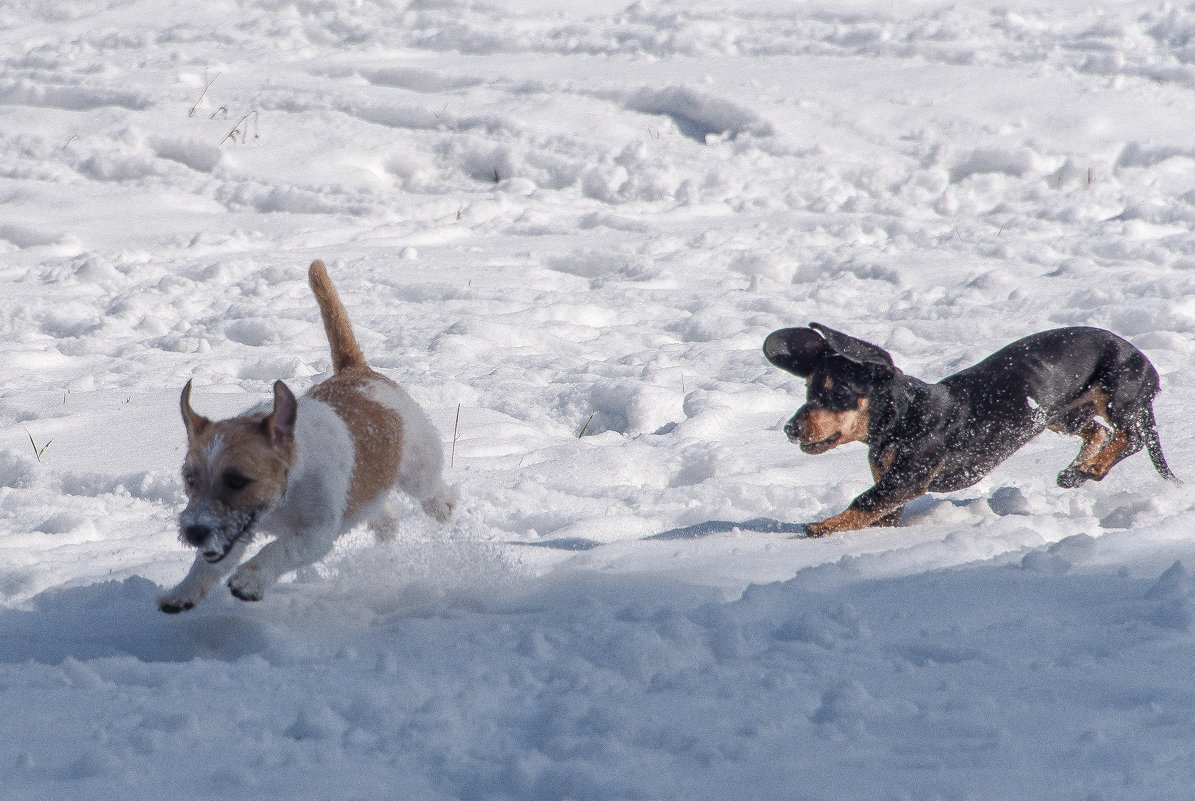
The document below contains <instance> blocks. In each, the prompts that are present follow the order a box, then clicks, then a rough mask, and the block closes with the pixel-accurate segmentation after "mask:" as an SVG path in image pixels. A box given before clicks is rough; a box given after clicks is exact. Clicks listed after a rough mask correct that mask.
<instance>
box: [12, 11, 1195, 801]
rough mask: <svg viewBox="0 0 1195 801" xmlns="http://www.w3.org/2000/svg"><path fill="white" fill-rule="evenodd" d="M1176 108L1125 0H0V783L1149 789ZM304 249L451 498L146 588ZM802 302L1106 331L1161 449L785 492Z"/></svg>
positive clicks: (250, 396)
mask: <svg viewBox="0 0 1195 801" xmlns="http://www.w3.org/2000/svg"><path fill="white" fill-rule="evenodd" d="M1192 119H1195V7H1189V6H1186V5H1181V4H1171V3H1158V2H1152V1H1149V2H1146V1H1145V0H1141V1H1140V2H1137V1H1131V2H1116V3H1113V2H1110V0H1102V2H1096V3H1091V2H1078V0H1060V1H1059V2H1055V3H1051V4H1048V5H1047V6H1044V7H1043V5H1042V4H1040V3H1029V2H1024V0H1010V1H1009V2H1002V3H991V4H987V3H983V2H962V3H954V4H950V3H939V2H929V1H920V2H914V3H906V4H903V5H902V7H901V8H900V9H899V10H897V9H895V8H894V7H893V5H892V4H889V3H881V2H877V0H848V2H820V1H817V2H800V3H798V2H781V0H758V2H742V3H718V2H713V0H683V2H682V1H681V0H642V1H641V2H636V3H633V4H628V3H627V2H626V0H618V1H617V2H613V1H611V0H589V2H578V0H553V1H550V2H539V3H525V4H524V3H520V2H482V1H481V0H416V1H415V2H411V3H409V4H407V3H404V2H402V1H401V0H399V1H398V2H389V0H377V2H370V1H369V0H358V2H344V3H341V2H332V0H293V1H292V0H221V1H220V2H214V3H193V2H192V3H183V2H179V1H178V0H61V1H58V0H8V2H6V3H4V4H3V5H2V6H0V199H2V201H0V202H2V205H0V294H2V297H3V300H2V301H0V330H2V333H3V335H2V336H0V709H2V710H3V713H2V714H0V798H5V799H8V798H11V799H32V798H57V797H67V798H75V799H109V798H121V799H150V798H153V799H157V798H162V797H173V798H195V799H206V798H213V799H221V798H229V799H232V798H237V799H241V798H279V799H282V798H285V799H296V798H301V799H306V798H310V799H326V798H338V799H382V798H410V799H477V801H491V800H495V801H496V800H497V799H537V800H539V799H665V798H677V799H682V798H683V799H719V800H722V799H746V798H752V799H859V798H877V799H916V800H917V801H925V800H926V799H937V798H941V799H1010V798H1017V799H1051V800H1052V801H1056V800H1057V799H1083V800H1084V801H1086V800H1087V799H1133V800H1134V801H1139V800H1140V799H1174V798H1180V797H1185V796H1186V795H1188V794H1189V793H1190V788H1191V787H1192V785H1193V782H1195V682H1192V680H1191V676H1192V670H1191V665H1192V664H1195V579H1192V578H1191V576H1190V574H1189V572H1188V570H1189V569H1193V568H1192V566H1195V537H1193V536H1192V523H1193V522H1195V502H1193V501H1192V499H1191V498H1192V496H1191V491H1190V486H1191V484H1190V480H1191V479H1192V478H1193V477H1195V437H1193V436H1192V433H1191V430H1190V429H1189V428H1188V427H1187V426H1188V425H1189V421H1188V419H1187V418H1188V417H1189V415H1190V411H1189V408H1188V407H1189V400H1188V399H1189V398H1190V396H1191V394H1192V393H1193V392H1195V375H1193V372H1195V371H1193V370H1192V365H1193V363H1195V236H1193V235H1192V233H1191V229H1192V224H1193V222H1195V142H1193V141H1192V139H1191V136H1190V130H1191V121H1192ZM317 257H318V258H322V259H324V260H325V261H327V262H328V264H329V268H330V272H331V273H332V275H333V278H334V279H335V280H336V282H337V284H338V285H339V288H340V291H341V294H342V296H343V297H344V299H345V302H346V304H347V306H348V308H349V312H350V314H351V316H352V318H353V320H354V323H355V325H356V328H357V332H358V336H359V338H360V339H361V342H362V346H363V348H364V350H365V351H366V353H367V355H368V356H369V357H370V359H371V361H372V362H373V364H374V365H376V366H377V367H378V368H380V369H382V370H383V371H384V372H386V373H387V374H388V375H390V376H391V377H393V378H395V379H396V380H398V381H399V382H401V383H402V384H403V385H404V386H405V387H406V388H407V389H408V391H409V392H410V393H411V394H412V395H413V396H414V397H415V398H416V399H417V400H418V401H419V402H420V403H422V404H423V405H424V406H425V407H426V409H427V410H428V412H429V414H430V415H431V416H432V418H433V419H434V420H435V422H436V423H437V425H438V427H439V429H440V431H441V433H442V435H443V438H444V443H445V449H446V452H447V451H452V452H453V457H452V458H453V465H452V467H451V468H450V469H449V470H448V479H449V481H450V483H452V484H454V485H455V486H457V488H458V491H459V494H460V496H461V505H460V506H459V507H458V515H457V517H456V519H455V520H454V521H453V522H452V523H451V524H449V525H448V526H443V527H442V526H439V525H437V524H435V523H433V522H432V521H430V520H429V519H428V518H426V517H424V516H422V515H421V514H420V513H419V512H418V510H417V509H416V508H415V507H414V506H412V505H410V504H406V505H404V506H403V507H402V512H403V520H402V530H401V532H400V535H399V538H398V540H397V542H395V543H392V544H388V545H384V546H375V545H373V544H372V542H371V538H370V537H369V536H368V535H367V534H366V533H365V532H364V531H360V532H353V533H351V534H350V535H349V536H347V537H346V538H345V539H344V540H342V542H341V544H340V546H339V547H338V549H337V550H336V552H335V553H334V554H333V555H332V556H331V557H330V558H329V559H327V560H326V561H325V562H323V563H321V564H319V565H316V566H314V567H312V568H309V569H306V570H303V571H300V572H299V573H298V574H297V575H295V576H293V577H292V578H291V579H288V580H287V581H285V582H284V583H283V584H281V585H279V586H278V587H277V588H275V589H274V590H273V591H272V592H271V593H270V594H269V595H268V596H267V598H266V599H265V600H264V601H263V602H261V603H258V604H245V603H242V602H239V601H236V600H235V599H233V598H231V597H230V596H228V595H227V594H226V593H224V592H218V593H216V594H215V595H214V596H213V597H212V598H210V599H208V600H207V601H205V602H204V604H203V605H201V606H200V607H199V608H198V609H196V610H195V611H193V612H189V613H187V614H185V615H181V616H177V617H173V616H171V617H168V616H166V615H162V614H161V613H160V612H158V611H157V609H156V607H155V605H154V599H155V597H156V596H157V594H158V593H159V592H160V591H161V589H162V588H163V587H166V586H171V585H173V584H174V583H175V582H176V581H177V580H178V579H179V578H180V577H181V576H182V574H183V573H184V572H185V570H186V567H187V565H188V564H189V562H190V559H191V554H190V553H189V552H188V551H187V549H185V548H184V547H183V546H182V545H181V544H180V543H179V542H178V539H177V536H176V529H175V522H174V521H175V516H176V515H177V513H178V511H179V509H180V508H181V505H182V497H183V496H182V487H181V481H180V479H179V475H178V470H179V465H180V462H181V457H182V447H183V429H182V424H181V421H180V419H179V415H178V405H177V404H178V393H179V391H180V390H181V387H182V385H183V384H184V383H185V381H186V380H187V379H190V378H194V380H195V394H194V398H193V402H194V405H195V407H196V408H197V409H198V410H199V411H201V412H204V413H206V414H208V415H210V416H223V415H227V414H232V413H235V412H238V411H240V410H242V409H244V408H247V407H248V406H250V405H251V404H253V403H255V402H258V401H260V400H262V399H264V398H266V397H268V392H269V387H270V384H271V383H272V381H273V380H275V379H278V378H282V379H284V380H286V381H287V382H288V383H290V385H291V386H292V387H293V388H294V389H296V390H304V389H306V388H308V387H309V386H311V385H312V384H313V383H315V382H316V381H318V380H319V377H320V376H321V375H322V374H325V373H326V371H327V370H328V368H329V358H328V353H327V346H326V343H325V341H324V338H323V333H322V330H321V328H320V326H319V322H318V314H317V310H316V307H315V303H314V300H313V299H312V297H311V295H310V292H309V291H308V289H307V286H306V275H305V270H306V265H307V264H308V263H309V262H310V261H311V260H312V259H313V258H317ZM811 320H817V321H819V322H823V323H825V324H827V325H830V326H832V327H835V328H838V329H840V330H843V331H847V332H849V333H852V334H856V335H858V336H861V337H864V338H866V339H869V340H870V341H873V342H876V343H877V344H880V345H882V346H884V347H885V348H887V349H889V350H890V351H891V352H892V353H893V354H894V356H895V358H896V360H897V363H898V364H899V365H900V366H902V367H903V368H904V369H905V370H906V371H907V372H910V373H912V374H914V375H918V376H920V377H922V378H926V379H930V380H934V379H937V378H940V377H942V376H944V375H946V374H948V373H950V372H953V371H954V370H956V369H958V368H960V367H963V366H966V365H968V364H970V363H972V362H974V361H976V360H978V359H979V358H981V357H983V356H985V355H986V354H988V353H990V352H991V351H993V350H995V349H996V348H997V347H999V346H1001V345H1003V344H1006V343H1007V342H1009V341H1011V340H1013V339H1015V338H1017V337H1019V336H1022V335H1024V334H1027V333H1030V332H1032V331H1037V330H1043V329H1046V328H1050V327H1054V326H1058V325H1066V324H1089V325H1098V326H1104V327H1107V328H1110V329H1112V330H1115V331H1116V332H1118V333H1119V334H1121V335H1123V336H1125V337H1127V338H1128V339H1130V340H1131V341H1132V342H1133V343H1135V344H1136V345H1137V346H1138V347H1140V348H1142V349H1143V350H1144V351H1145V352H1146V353H1147V354H1148V355H1149V356H1150V358H1151V359H1152V360H1153V362H1154V363H1155V364H1156V365H1157V367H1158V369H1159V372H1160V373H1161V374H1162V384H1163V393H1162V394H1161V395H1160V396H1159V398H1158V401H1157V404H1156V409H1157V415H1158V419H1159V426H1160V430H1161V435H1162V441H1163V445H1164V446H1165V449H1166V453H1167V456H1168V458H1169V460H1170V464H1171V466H1172V467H1173V468H1174V470H1175V472H1177V473H1178V474H1179V475H1180V476H1183V477H1184V478H1187V479H1188V484H1187V486H1186V487H1185V488H1176V487H1173V486H1171V485H1169V484H1167V483H1165V482H1163V481H1162V480H1161V479H1160V478H1159V477H1158V476H1157V474H1156V473H1155V472H1154V471H1153V469H1152V467H1151V466H1150V465H1149V462H1148V460H1147V459H1146V458H1145V456H1143V455H1141V456H1135V457H1133V458H1132V459H1130V460H1128V461H1126V462H1124V463H1123V464H1122V465H1120V466H1119V467H1117V468H1116V470H1115V471H1113V473H1112V475H1111V476H1110V477H1109V478H1108V479H1107V480H1106V481H1104V482H1102V483H1100V484H1090V485H1086V486H1084V487H1082V488H1080V489H1078V490H1070V491H1066V490H1062V489H1059V488H1058V487H1057V486H1056V485H1055V484H1054V476H1055V475H1056V473H1057V472H1058V471H1059V470H1060V469H1061V468H1062V467H1064V466H1065V465H1066V464H1067V463H1068V462H1069V461H1070V459H1071V458H1072V457H1073V456H1074V454H1075V452H1076V449H1077V441H1076V440H1072V439H1067V438H1064V437H1061V436H1057V435H1053V434H1047V435H1043V436H1042V437H1041V438H1039V439H1038V440H1035V441H1034V442H1032V443H1031V444H1030V445H1029V446H1027V447H1026V448H1024V449H1023V450H1022V451H1021V452H1019V453H1018V454H1016V455H1015V456H1014V457H1013V458H1012V459H1010V460H1009V461H1008V462H1007V463H1005V464H1004V465H1003V466H1001V467H1000V468H999V469H997V470H996V471H995V472H994V473H993V474H992V475H990V476H989V477H988V478H987V479H985V480H984V481H983V482H982V483H981V484H979V485H977V486H975V487H973V488H971V489H970V490H967V491H965V492H961V493H955V494H952V495H948V496H932V497H927V498H924V499H921V500H919V501H917V502H915V503H914V504H913V505H912V506H911V507H910V509H909V512H908V513H907V515H906V520H905V525H904V526H903V527H901V528H898V529H883V530H871V531H860V532H852V533H848V534H845V535H838V536H834V537H831V538H829V539H826V540H816V541H814V540H806V539H803V538H800V537H794V536H793V535H792V533H790V532H794V531H797V530H799V524H800V523H803V522H807V521H811V520H817V519H821V518H824V517H827V516H829V515H831V514H834V513H836V512H839V511H841V510H842V509H843V508H845V506H846V504H847V503H849V501H850V499H851V498H853V497H854V496H855V495H856V494H858V493H859V492H860V491H862V490H863V489H865V488H866V487H867V486H868V483H869V473H868V469H867V466H866V459H865V454H864V450H863V449H862V446H849V447H844V448H841V449H838V450H835V451H833V452H831V453H829V454H826V455H823V456H820V457H813V456H807V455H804V454H802V453H800V451H799V450H797V449H796V448H794V447H793V446H791V445H789V444H788V442H787V441H786V439H785V437H784V435H783V433H782V432H781V426H782V424H783V422H784V421H785V420H786V419H787V417H788V416H789V415H791V413H792V412H793V410H795V408H796V407H797V406H798V405H799V404H800V402H801V398H802V396H803V385H802V383H801V382H800V381H798V380H796V379H795V378H793V377H792V376H788V375H787V374H785V373H782V372H780V371H779V370H776V369H774V368H771V367H770V366H769V365H767V363H766V362H765V361H764V359H763V358H762V355H761V353H760V345H761V344H762V341H763V338H764V337H765V336H766V335H767V333H768V332H770V331H772V330H773V329H776V328H779V327H782V326H788V325H802V324H804V323H806V322H808V321H811ZM458 409H459V426H458V425H457V421H458ZM454 428H455V442H454ZM582 431H583V432H584V436H580V437H579V436H578V435H579V434H580V433H582ZM404 503H405V502H404ZM747 521H756V522H755V523H754V524H753V525H752V526H745V525H744V526H738V527H736V526H735V525H734V524H744V523H746V522H747ZM752 527H753V528H756V529H763V530H750V529H751V528H752ZM659 534H664V535H665V536H662V537H661V536H655V535H659ZM1184 565H1186V566H1187V567H1184Z"/></svg>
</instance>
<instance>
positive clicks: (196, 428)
mask: <svg viewBox="0 0 1195 801" xmlns="http://www.w3.org/2000/svg"><path fill="white" fill-rule="evenodd" d="M179 406H180V407H181V408H182V411H183V425H185V426H186V427H187V439H194V438H195V437H196V436H198V435H199V432H201V431H203V429H205V428H207V427H208V426H209V425H210V424H211V422H212V421H211V420H209V419H207V418H206V417H204V416H203V415H201V414H196V413H195V411H194V410H193V409H192V408H191V382H190V381H188V382H187V385H186V386H185V387H183V394H182V397H181V398H180V399H179Z"/></svg>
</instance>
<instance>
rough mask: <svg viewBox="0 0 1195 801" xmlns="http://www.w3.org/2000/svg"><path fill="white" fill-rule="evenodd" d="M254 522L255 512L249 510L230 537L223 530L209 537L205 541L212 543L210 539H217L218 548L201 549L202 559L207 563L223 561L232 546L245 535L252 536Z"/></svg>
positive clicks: (255, 518)
mask: <svg viewBox="0 0 1195 801" xmlns="http://www.w3.org/2000/svg"><path fill="white" fill-rule="evenodd" d="M256 522H257V512H250V513H249V516H248V518H247V519H246V520H245V523H244V525H242V526H241V527H240V528H239V529H238V530H237V531H236V533H234V534H233V535H232V536H231V537H230V536H228V535H227V534H225V533H224V532H220V533H219V535H217V536H213V537H212V538H209V540H208V543H207V544H208V545H212V544H214V543H212V540H214V539H219V540H220V542H219V548H206V549H204V550H202V551H201V554H202V555H203V561H205V562H207V563H208V564H209V565H214V564H216V563H217V562H222V561H224V557H226V556H228V554H229V553H231V552H232V549H233V547H234V546H235V545H236V544H237V543H238V542H240V541H241V540H242V539H244V538H245V537H247V536H252V534H253V524H254V523H256Z"/></svg>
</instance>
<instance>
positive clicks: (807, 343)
mask: <svg viewBox="0 0 1195 801" xmlns="http://www.w3.org/2000/svg"><path fill="white" fill-rule="evenodd" d="M827 352H829V348H828V347H827V345H826V340H824V339H822V338H821V337H820V336H818V334H817V332H815V331H812V330H810V329H808V328H781V329H780V330H779V331H773V332H772V333H770V334H768V338H767V339H765V340H764V341H763V355H764V356H766V357H767V360H768V361H770V362H771V363H772V364H774V365H776V366H777V367H779V368H780V369H781V370H786V371H788V372H790V373H792V374H793V375H796V376H800V377H801V378H808V377H809V375H810V373H812V372H813V368H814V367H815V366H816V365H817V362H818V361H819V360H820V359H822V358H824V357H825V355H826V353H827Z"/></svg>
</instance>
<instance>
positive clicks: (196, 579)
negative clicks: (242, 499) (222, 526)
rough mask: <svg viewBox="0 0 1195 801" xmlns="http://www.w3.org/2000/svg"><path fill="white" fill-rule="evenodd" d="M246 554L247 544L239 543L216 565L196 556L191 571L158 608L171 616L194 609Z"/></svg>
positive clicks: (164, 596)
mask: <svg viewBox="0 0 1195 801" xmlns="http://www.w3.org/2000/svg"><path fill="white" fill-rule="evenodd" d="M244 552H245V543H244V542H238V543H236V544H235V545H233V546H232V549H231V550H229V552H228V555H227V556H225V557H224V558H223V559H221V560H220V561H219V562H216V563H214V564H213V563H212V562H209V561H207V560H206V559H204V558H203V556H201V555H200V554H196V555H195V561H194V562H192V563H191V569H190V570H189V571H187V575H186V576H185V577H184V578H183V580H182V581H180V582H179V583H178V586H176V587H175V588H174V589H172V590H171V591H170V592H168V593H166V594H165V595H163V596H161V597H160V598H158V608H159V609H161V610H162V611H163V612H165V613H167V614H170V615H176V614H178V613H179V612H185V611H187V610H188V609H194V608H195V604H197V603H199V602H200V601H202V600H203V599H204V598H206V597H207V594H208V591H209V590H210V589H211V588H212V585H214V584H215V583H216V582H217V581H219V580H220V579H222V578H223V577H224V576H225V575H226V574H227V573H228V571H229V570H231V569H232V568H233V567H235V566H236V563H237V562H239V561H240V560H241V555H242V554H243V553H244Z"/></svg>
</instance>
